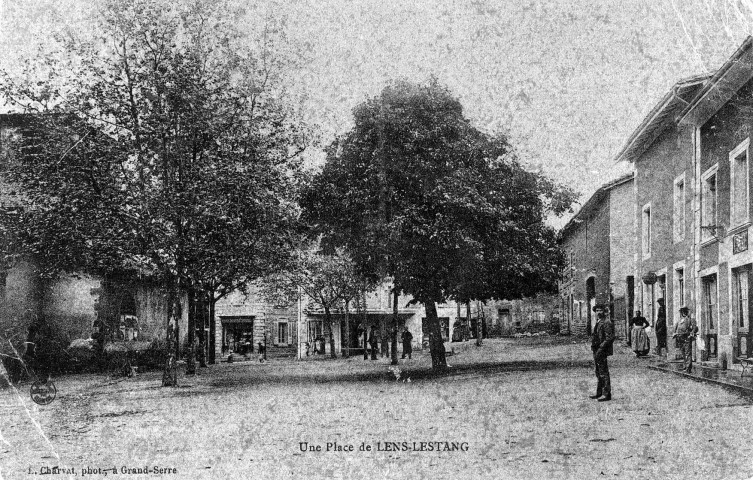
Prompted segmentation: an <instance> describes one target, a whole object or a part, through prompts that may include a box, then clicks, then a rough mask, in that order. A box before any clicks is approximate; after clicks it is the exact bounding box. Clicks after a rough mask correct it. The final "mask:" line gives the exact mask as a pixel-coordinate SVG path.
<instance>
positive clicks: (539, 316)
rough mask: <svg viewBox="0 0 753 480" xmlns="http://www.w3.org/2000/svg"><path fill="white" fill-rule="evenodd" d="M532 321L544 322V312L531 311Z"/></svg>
mask: <svg viewBox="0 0 753 480" xmlns="http://www.w3.org/2000/svg"><path fill="white" fill-rule="evenodd" d="M533 323H537V324H542V323H546V314H545V313H544V311H543V310H536V311H535V312H533Z"/></svg>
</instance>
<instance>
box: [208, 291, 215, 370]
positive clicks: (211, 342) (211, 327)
mask: <svg viewBox="0 0 753 480" xmlns="http://www.w3.org/2000/svg"><path fill="white" fill-rule="evenodd" d="M215 303H217V300H215V299H214V292H212V293H211V294H210V297H209V362H208V363H209V364H210V365H214V363H215V361H216V360H215V356H216V354H217V329H216V328H215V324H214V304H215Z"/></svg>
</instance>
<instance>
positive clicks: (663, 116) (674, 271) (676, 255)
mask: <svg viewBox="0 0 753 480" xmlns="http://www.w3.org/2000/svg"><path fill="white" fill-rule="evenodd" d="M707 79H708V75H703V76H698V77H694V78H689V79H686V80H682V81H680V82H678V83H676V84H675V85H674V86H673V87H672V88H671V89H670V91H669V92H667V94H666V95H665V96H664V97H663V98H662V99H661V101H659V103H658V104H657V105H656V106H655V107H654V108H653V109H652V110H651V111H650V112H649V114H648V115H647V116H646V118H645V120H644V121H643V122H642V123H641V124H640V125H639V126H638V128H636V130H635V131H634V132H633V133H632V134H631V136H630V137H629V138H628V141H627V142H626V144H625V146H624V147H623V149H622V151H621V152H620V154H619V155H618V156H617V161H626V162H630V163H632V165H633V167H634V169H635V178H634V182H633V185H634V192H631V193H632V194H633V195H634V199H635V200H634V205H635V209H634V214H633V215H632V216H631V217H626V218H631V220H632V221H633V222H635V225H636V228H635V235H634V236H632V237H630V242H629V243H630V244H631V247H632V249H633V251H634V252H635V270H634V271H631V272H629V273H627V275H628V277H627V281H626V283H627V284H628V285H630V286H633V287H634V292H630V293H631V294H632V295H631V294H629V295H628V304H630V303H634V305H635V310H640V311H641V312H642V314H643V316H644V317H646V318H647V319H648V320H649V322H650V323H651V325H655V323H656V319H657V315H658V313H659V304H658V301H659V299H664V301H665V308H666V318H667V325H668V328H669V329H670V331H671V328H672V326H673V324H674V323H675V322H676V321H677V320H679V309H680V307H682V306H685V305H692V303H693V289H692V287H691V286H692V285H693V278H694V272H693V265H694V262H693V245H694V241H693V240H694V239H693V228H694V222H693V214H692V212H693V203H692V201H693V192H694V186H693V178H694V172H693V161H694V160H693V132H692V129H691V128H688V127H687V126H683V125H677V124H676V122H675V118H676V116H677V114H679V113H680V111H681V110H682V108H683V107H684V106H685V105H687V103H688V102H689V101H690V100H692V99H693V97H694V96H695V95H696V94H697V93H698V91H699V90H700V89H701V88H702V87H703V85H704V82H705V81H706V80H707ZM631 300H632V301H631ZM632 316H633V310H632V307H629V308H628V316H627V318H631V317H632ZM651 344H652V346H656V337H655V335H653V334H652V335H651ZM668 346H669V348H670V349H673V348H674V344H673V342H671V341H669V342H668Z"/></svg>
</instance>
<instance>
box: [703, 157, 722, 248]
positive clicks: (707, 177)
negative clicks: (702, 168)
mask: <svg viewBox="0 0 753 480" xmlns="http://www.w3.org/2000/svg"><path fill="white" fill-rule="evenodd" d="M701 182H702V186H701V188H702V191H701V205H702V210H701V215H702V218H701V241H702V242H705V241H707V240H711V239H712V238H715V234H716V229H717V227H718V225H717V223H716V210H717V198H716V166H714V167H711V168H710V169H709V170H708V171H707V172H706V173H705V174H703V177H702V178H701Z"/></svg>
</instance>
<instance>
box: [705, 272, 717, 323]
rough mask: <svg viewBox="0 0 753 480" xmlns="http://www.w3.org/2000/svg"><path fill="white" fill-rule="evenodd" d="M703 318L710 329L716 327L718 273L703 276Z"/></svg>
mask: <svg viewBox="0 0 753 480" xmlns="http://www.w3.org/2000/svg"><path fill="white" fill-rule="evenodd" d="M702 280H703V320H704V324H705V325H706V327H707V328H708V329H709V330H714V329H715V328H716V320H717V318H716V296H717V291H716V274H714V275H709V276H708V277H703V279H702Z"/></svg>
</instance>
